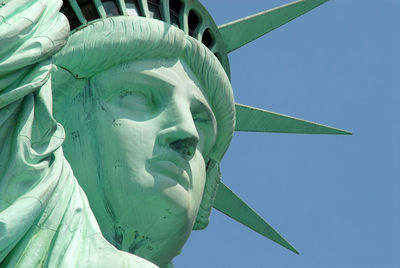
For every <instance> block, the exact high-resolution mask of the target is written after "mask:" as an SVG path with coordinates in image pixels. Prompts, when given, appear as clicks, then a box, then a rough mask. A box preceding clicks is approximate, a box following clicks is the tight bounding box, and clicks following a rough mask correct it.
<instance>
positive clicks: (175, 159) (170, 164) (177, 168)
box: [148, 153, 192, 190]
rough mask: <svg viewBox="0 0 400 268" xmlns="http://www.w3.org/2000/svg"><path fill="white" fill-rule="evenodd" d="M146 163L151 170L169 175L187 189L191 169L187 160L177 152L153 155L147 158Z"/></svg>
mask: <svg viewBox="0 0 400 268" xmlns="http://www.w3.org/2000/svg"><path fill="white" fill-rule="evenodd" d="M148 164H149V168H150V170H151V171H152V172H156V173H158V174H160V175H163V176H166V177H169V178H171V179H172V180H174V181H175V182H177V183H178V184H180V185H181V186H182V187H183V188H184V189H185V190H189V186H190V182H191V178H192V170H191V168H190V165H189V162H188V161H187V160H185V159H183V158H182V157H181V156H179V155H178V154H177V153H168V154H163V155H159V156H155V157H153V158H151V159H149V160H148Z"/></svg>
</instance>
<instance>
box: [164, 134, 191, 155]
mask: <svg viewBox="0 0 400 268" xmlns="http://www.w3.org/2000/svg"><path fill="white" fill-rule="evenodd" d="M197 143H198V139H197V138H195V137H192V138H185V139H179V140H175V141H173V142H171V143H170V144H169V147H170V148H171V149H173V150H174V151H176V152H178V153H179V154H180V155H182V156H183V157H185V158H192V157H193V155H194V153H195V151H196V147H197Z"/></svg>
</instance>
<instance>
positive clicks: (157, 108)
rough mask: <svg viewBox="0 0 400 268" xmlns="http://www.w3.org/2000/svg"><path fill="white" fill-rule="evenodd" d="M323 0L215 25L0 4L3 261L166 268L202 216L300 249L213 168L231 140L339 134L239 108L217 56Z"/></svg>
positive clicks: (174, 12)
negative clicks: (254, 135) (224, 219)
mask: <svg viewBox="0 0 400 268" xmlns="http://www.w3.org/2000/svg"><path fill="white" fill-rule="evenodd" d="M323 2H326V1H318V0H303V1H296V2H293V3H291V4H288V5H285V6H282V7H279V8H276V9H272V10H269V11H265V12H261V13H259V14H256V15H253V16H249V17H246V18H243V19H240V20H238V21H235V22H232V23H228V24H225V25H222V26H219V27H218V26H217V25H215V23H214V21H213V20H212V18H211V16H210V15H209V14H208V12H207V11H206V10H205V9H204V7H203V6H202V5H201V4H200V3H199V2H198V1H182V2H180V3H181V4H180V5H178V6H176V5H173V4H172V2H171V3H170V1H168V0H161V1H160V5H159V6H157V7H156V9H154V5H153V3H151V4H150V3H147V1H145V0H140V1H138V2H137V4H136V5H134V4H132V2H126V3H125V1H122V0H118V1H116V2H115V3H114V2H112V3H111V4H110V2H109V4H107V5H106V4H104V3H102V2H101V1H97V0H96V1H93V2H90V1H88V2H87V3H86V4H85V5H82V4H78V2H77V1H75V0H70V1H66V2H65V3H64V5H62V2H61V1H57V0H33V1H29V2H24V1H4V2H3V4H2V5H1V7H0V59H1V60H0V263H1V264H0V266H2V267H157V266H158V267H172V266H173V265H172V260H173V258H174V257H175V256H176V255H178V254H179V253H180V251H181V249H182V247H183V246H184V244H185V242H186V241H187V239H188V238H189V236H190V233H191V232H192V230H200V229H203V228H205V227H206V226H207V224H208V221H209V216H210V213H211V210H212V208H213V207H214V208H216V209H218V210H220V211H222V212H223V213H225V214H227V215H228V216H230V217H232V218H233V219H235V220H237V221H239V222H241V223H242V224H244V225H246V226H248V227H249V228H251V229H253V230H254V231H256V232H258V233H260V234H261V235H263V236H266V237H268V238H269V239H271V240H273V241H275V242H277V243H279V244H280V245H282V246H284V247H286V248H288V249H290V250H291V251H293V252H295V253H298V252H297V250H296V249H295V248H294V247H293V246H291V245H290V244H289V243H288V242H287V241H286V240H285V239H284V238H283V237H282V236H280V235H279V234H278V233H277V232H276V231H275V230H274V229H273V228H272V227H271V226H270V225H269V224H268V223H267V222H266V221H265V220H264V219H263V218H262V217H261V216H259V215H258V214H257V213H256V212H255V211H253V210H252V209H251V208H250V207H249V206H248V205H246V203H245V202H244V201H242V200H241V199H240V198H239V197H238V196H237V195H236V194H234V193H233V192H232V191H231V190H230V189H229V188H228V187H227V186H226V185H225V184H224V183H222V182H221V181H220V180H221V174H220V171H219V165H220V161H221V159H222V157H223V155H224V154H225V152H226V150H227V148H228V146H229V143H230V140H231V138H232V135H233V131H234V130H237V131H258V132H279V133H305V134H350V133H349V132H347V131H343V130H339V129H336V128H331V127H327V126H324V125H321V124H317V123H313V122H309V121H305V120H301V119H297V118H294V117H289V116H285V115H281V114H277V113H273V112H269V111H266V110H262V109H258V108H254V107H249V106H245V105H241V104H235V103H234V99H233V92H232V88H231V85H230V81H229V76H230V73H229V62H228V57H227V53H228V52H230V51H233V50H234V49H236V48H239V47H240V46H242V45H244V44H246V43H248V42H251V41H252V40H254V39H256V38H258V37H260V36H262V35H263V34H265V33H268V32H269V31H271V30H273V29H275V28H277V27H279V26H281V25H283V24H284V23H286V22H288V21H290V20H292V19H294V18H296V17H298V16H300V15H301V14H304V13H306V12H307V11H309V10H311V9H313V8H315V7H316V6H318V5H320V4H322V3H323ZM88 3H89V4H88ZM91 8H92V9H91ZM60 9H61V11H62V12H63V13H64V14H65V15H66V16H67V18H66V17H65V16H64V15H62V14H61V13H60ZM90 12H92V13H90ZM193 14H195V15H193ZM138 15H139V16H138ZM196 18H197V19H196ZM70 25H71V26H72V27H73V28H74V29H73V31H72V34H71V32H70ZM53 100H54V103H53ZM53 109H54V116H53Z"/></svg>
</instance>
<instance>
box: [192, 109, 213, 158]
mask: <svg viewBox="0 0 400 268" xmlns="http://www.w3.org/2000/svg"><path fill="white" fill-rule="evenodd" d="M192 118H193V122H194V123H195V125H196V129H197V132H198V134H199V136H200V141H199V145H198V147H199V150H200V151H201V152H202V154H203V156H206V155H207V154H208V153H209V151H210V150H211V147H212V146H213V144H214V142H215V129H214V123H213V120H212V117H211V115H210V114H209V112H208V111H207V109H205V108H204V107H203V105H200V106H198V107H194V108H193V109H192Z"/></svg>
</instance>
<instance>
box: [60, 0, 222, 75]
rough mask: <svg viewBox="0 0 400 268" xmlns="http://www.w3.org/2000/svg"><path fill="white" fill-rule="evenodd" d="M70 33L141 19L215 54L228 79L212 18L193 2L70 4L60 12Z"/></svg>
mask: <svg viewBox="0 0 400 268" xmlns="http://www.w3.org/2000/svg"><path fill="white" fill-rule="evenodd" d="M61 12H62V13H64V14H65V15H66V16H67V18H68V20H69V22H70V25H71V30H74V29H79V28H81V27H84V26H85V25H86V24H87V23H88V22H90V21H93V20H97V19H104V18H107V17H112V16H141V17H147V18H153V19H157V20H162V21H164V22H166V23H169V24H171V25H174V26H175V27H178V28H180V29H181V30H182V31H184V32H185V33H186V34H187V35H190V36H192V37H193V38H195V39H197V40H198V41H199V42H201V43H203V44H204V45H205V46H206V47H207V48H208V49H209V50H210V51H212V52H213V53H214V55H215V56H216V57H217V59H218V60H219V62H220V63H221V65H222V67H223V68H224V70H225V72H226V73H227V75H228V77H229V75H230V69H229V61H228V56H227V51H226V49H225V45H224V41H223V39H222V36H221V34H220V32H219V30H218V26H217V25H216V24H215V22H214V20H213V18H212V17H211V15H210V14H209V13H208V12H207V10H206V9H205V8H204V7H203V6H202V5H201V4H200V3H199V2H198V1H193V0H190V1H188V0H69V1H64V4H63V6H62V8H61Z"/></svg>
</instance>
